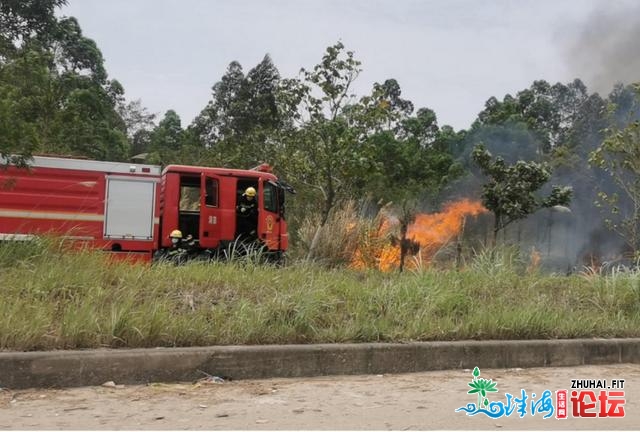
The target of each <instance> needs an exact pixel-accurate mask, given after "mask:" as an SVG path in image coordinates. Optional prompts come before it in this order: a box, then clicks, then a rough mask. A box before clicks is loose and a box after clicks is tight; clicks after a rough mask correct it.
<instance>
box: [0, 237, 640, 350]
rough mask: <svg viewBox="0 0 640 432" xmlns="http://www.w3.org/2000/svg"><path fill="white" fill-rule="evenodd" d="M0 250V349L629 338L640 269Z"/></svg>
mask: <svg viewBox="0 0 640 432" xmlns="http://www.w3.org/2000/svg"><path fill="white" fill-rule="evenodd" d="M64 249H65V248H64V247H60V245H59V244H58V243H57V242H56V241H42V242H38V243H7V244H2V245H0V289H1V294H2V301H0V349H4V350H41V349H71V348H90V347H154V346H195V345H213V344H272V343H320V342H369V341H416V340H422V341H424V340H460V339H514V338H525V339H527V338H565V337H566V338H574V337H627V336H640V312H639V311H640V273H639V272H638V271H637V270H636V271H632V270H627V271H618V272H614V273H609V274H581V275H573V276H569V277H565V276H554V275H543V274H538V273H536V272H527V270H526V268H527V266H526V262H520V261H518V260H517V259H516V258H514V257H513V256H512V255H510V252H504V253H502V252H499V251H498V252H495V253H493V254H488V253H487V254H479V255H478V256H477V257H476V258H475V259H472V260H470V262H468V263H467V265H466V266H465V267H464V268H462V269H461V270H460V271H455V270H446V269H436V268H427V269H424V270H421V271H413V272H405V273H404V274H398V273H381V272H378V271H355V270H348V269H344V268H329V269H327V268H326V267H324V266H319V265H317V264H313V263H306V262H302V263H293V264H290V265H289V266H287V267H284V268H279V267H275V266H270V265H261V264H257V263H256V262H255V261H252V260H245V261H239V262H233V263H192V264H188V265H183V266H174V265H171V264H166V265H165V264H161V265H154V266H147V265H134V264H128V263H119V262H111V261H109V260H107V259H106V255H103V254H100V253H89V252H82V253H78V252H76V253H67V252H65V251H64Z"/></svg>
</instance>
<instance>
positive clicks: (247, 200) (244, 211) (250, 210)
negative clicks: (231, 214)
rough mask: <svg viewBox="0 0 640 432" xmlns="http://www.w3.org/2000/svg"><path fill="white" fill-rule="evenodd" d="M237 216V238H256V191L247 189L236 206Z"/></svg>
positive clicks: (250, 188) (251, 188)
mask: <svg viewBox="0 0 640 432" xmlns="http://www.w3.org/2000/svg"><path fill="white" fill-rule="evenodd" d="M236 214H237V215H238V218H237V220H238V236H243V237H244V238H256V237H257V235H256V232H257V229H258V202H257V200H256V190H255V188H253V187H248V188H247V189H246V190H245V191H244V193H243V194H242V196H241V197H240V200H239V202H238V205H237V206H236Z"/></svg>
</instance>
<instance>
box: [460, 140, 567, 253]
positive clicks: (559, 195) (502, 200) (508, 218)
mask: <svg viewBox="0 0 640 432" xmlns="http://www.w3.org/2000/svg"><path fill="white" fill-rule="evenodd" d="M473 160H474V161H475V162H476V164H478V166H479V167H480V169H481V171H482V173H483V174H484V175H485V176H487V177H488V179H489V181H488V182H487V183H486V184H484V185H483V186H482V204H483V205H484V206H485V208H487V210H489V211H491V212H492V213H493V215H494V228H493V245H495V244H496V240H497V236H498V232H499V231H500V230H502V229H503V228H504V227H506V226H507V225H509V224H510V223H512V222H514V221H516V220H519V219H524V218H526V217H527V216H529V215H530V214H533V213H534V212H536V211H537V210H539V209H541V208H549V207H554V206H557V205H561V206H566V205H568V204H569V202H570V201H571V195H572V192H573V191H572V189H571V187H568V186H564V187H560V186H553V188H552V190H551V193H550V194H549V195H548V196H547V197H545V198H539V197H537V196H536V195H535V192H536V191H538V190H539V189H540V188H541V187H542V186H543V185H544V184H545V183H546V182H547V181H548V180H549V178H550V177H551V171H550V169H549V167H548V165H547V164H545V163H537V162H525V161H517V162H516V163H515V164H514V165H507V164H506V163H505V162H504V159H502V158H501V157H497V158H496V159H495V160H493V156H492V155H491V153H490V152H489V151H488V150H487V149H486V148H485V147H484V146H483V145H482V144H479V145H477V146H476V147H475V148H474V150H473Z"/></svg>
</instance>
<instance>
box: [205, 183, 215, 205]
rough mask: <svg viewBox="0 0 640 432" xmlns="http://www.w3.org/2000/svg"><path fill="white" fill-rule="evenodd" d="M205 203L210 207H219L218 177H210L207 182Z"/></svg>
mask: <svg viewBox="0 0 640 432" xmlns="http://www.w3.org/2000/svg"><path fill="white" fill-rule="evenodd" d="M205 193H206V195H205V197H204V203H205V204H206V205H207V206H208V207H218V179H212V178H208V177H207V180H206V183H205Z"/></svg>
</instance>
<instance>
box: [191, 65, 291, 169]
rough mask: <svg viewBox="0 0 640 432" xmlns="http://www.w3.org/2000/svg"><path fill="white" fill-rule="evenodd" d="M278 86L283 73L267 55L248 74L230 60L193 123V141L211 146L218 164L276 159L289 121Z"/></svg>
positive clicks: (248, 164)
mask: <svg viewBox="0 0 640 432" xmlns="http://www.w3.org/2000/svg"><path fill="white" fill-rule="evenodd" d="M279 87H280V74H279V72H278V69H277V68H276V67H275V65H274V64H273V62H272V60H271V57H269V55H266V56H265V57H264V58H263V60H262V61H261V62H260V63H258V64H257V65H256V66H255V67H254V68H253V69H251V70H250V71H249V72H248V73H247V74H246V76H245V74H244V72H243V69H242V66H241V65H240V64H239V63H238V62H235V61H234V62H232V63H231V64H229V67H228V68H227V72H226V73H225V75H224V76H223V77H222V79H221V80H220V81H219V82H217V83H216V84H215V85H214V86H213V88H212V99H211V100H210V101H209V103H208V104H207V106H206V107H205V108H204V109H203V110H202V111H201V112H200V114H199V115H198V116H197V117H196V119H195V120H194V121H193V123H192V124H191V126H190V127H189V134H190V136H191V137H193V140H191V141H192V144H193V146H196V147H197V146H199V147H201V148H206V149H208V150H209V151H210V153H212V159H213V160H214V161H215V163H216V164H219V165H227V166H234V167H251V166H255V165H257V164H258V163H260V162H265V161H269V160H272V159H273V151H274V148H273V147H274V145H275V141H276V140H277V136H278V135H279V134H280V133H281V129H282V128H283V127H284V125H285V124H286V123H287V119H286V118H284V117H283V116H282V111H281V110H280V109H279V108H278V103H277V94H278V91H279Z"/></svg>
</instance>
